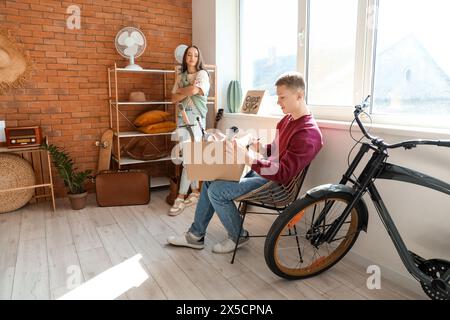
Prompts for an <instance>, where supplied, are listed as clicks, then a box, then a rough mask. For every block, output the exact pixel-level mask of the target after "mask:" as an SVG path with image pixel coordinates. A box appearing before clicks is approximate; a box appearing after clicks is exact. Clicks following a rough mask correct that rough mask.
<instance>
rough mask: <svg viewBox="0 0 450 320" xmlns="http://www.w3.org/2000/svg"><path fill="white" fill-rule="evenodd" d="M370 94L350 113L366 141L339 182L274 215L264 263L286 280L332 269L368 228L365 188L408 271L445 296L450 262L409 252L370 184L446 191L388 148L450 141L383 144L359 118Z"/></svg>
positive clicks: (433, 294)
mask: <svg viewBox="0 0 450 320" xmlns="http://www.w3.org/2000/svg"><path fill="white" fill-rule="evenodd" d="M369 98H370V96H369V97H367V98H366V100H364V102H363V103H362V104H361V105H357V106H356V107H355V111H354V115H355V121H356V122H357V124H358V126H359V128H360V129H361V131H362V133H363V134H364V136H365V138H367V139H369V140H370V143H368V142H366V143H361V147H360V150H359V152H358V153H357V154H356V156H355V158H354V159H353V161H352V162H351V164H350V165H349V168H348V169H347V171H346V172H345V174H344V175H343V177H342V180H341V181H340V182H339V184H327V185H322V186H318V187H316V188H313V189H311V190H309V191H308V192H306V194H305V196H304V197H302V198H301V199H298V200H296V201H295V202H293V203H292V205H290V206H289V207H288V208H287V209H286V210H285V211H284V212H283V213H282V214H281V215H279V216H278V217H277V219H276V220H275V222H274V223H273V225H272V227H271V229H270V231H269V233H268V236H267V239H266V242H265V246H264V255H265V259H266V263H267V265H268V266H269V268H270V269H271V270H272V271H273V272H274V273H275V274H277V275H279V276H281V277H284V278H287V279H302V278H307V277H312V276H315V275H318V274H319V273H321V272H323V271H325V270H327V269H328V268H330V267H332V266H333V265H334V264H335V263H337V262H338V261H339V260H340V259H342V258H343V257H344V256H345V254H346V253H347V252H348V251H349V250H350V249H351V247H352V246H353V244H354V243H355V241H356V239H357V238H358V235H359V232H360V231H361V230H363V231H365V232H367V224H368V210H367V206H366V204H365V202H364V199H363V195H364V194H365V193H366V192H368V193H369V195H370V197H371V199H372V201H373V203H374V205H375V207H376V209H377V211H378V214H379V216H380V218H381V220H382V222H383V224H384V226H385V228H386V230H387V231H388V234H389V235H390V237H391V239H392V241H393V242H394V245H395V248H396V249H397V252H398V254H399V255H400V258H401V260H402V262H403V264H404V265H405V267H406V269H407V270H408V271H409V272H410V273H411V274H412V276H413V277H414V278H415V279H416V280H418V281H419V282H420V284H421V285H422V288H423V290H424V291H425V293H426V294H427V295H428V296H429V297H430V298H432V299H437V300H449V299H450V262H449V261H447V260H443V259H431V260H427V259H424V258H422V257H420V256H418V255H417V254H415V253H414V252H412V251H409V250H408V248H407V247H406V245H405V243H404V242H403V240H402V238H401V236H400V233H399V232H398V230H397V228H396V226H395V224H394V222H393V220H392V218H391V216H390V214H389V212H388V209H387V208H386V206H385V204H384V202H383V200H382V199H381V196H380V194H379V192H378V190H377V188H376V187H375V184H374V182H375V180H377V179H390V180H398V181H403V182H409V183H413V184H417V185H420V186H423V187H426V188H431V189H434V190H436V191H439V192H443V193H446V194H447V195H450V185H449V184H448V183H445V182H443V181H440V180H438V179H435V178H433V177H430V176H427V175H425V174H423V173H420V172H417V171H414V170H411V169H408V168H404V167H401V166H398V165H395V164H391V163H388V162H387V158H388V157H389V155H388V150H389V149H395V148H405V150H409V149H412V148H415V147H417V146H418V145H433V146H439V147H450V141H440V140H411V141H404V142H400V143H396V144H387V143H386V142H384V141H383V140H382V139H380V138H378V137H374V136H372V135H370V133H368V132H367V130H366V129H365V127H364V125H363V123H362V122H361V120H360V118H359V116H360V114H361V113H364V109H365V108H366V107H367V106H368V104H369V103H368V101H369ZM370 151H373V153H372V156H371V157H370V159H369V160H368V161H367V163H366V164H365V166H364V168H363V170H362V171H361V174H360V175H359V176H358V177H354V175H353V174H354V172H355V169H356V168H357V167H358V165H359V164H360V163H361V161H362V159H363V157H364V155H365V154H366V153H368V152H370ZM353 177H354V178H353ZM348 184H350V185H348Z"/></svg>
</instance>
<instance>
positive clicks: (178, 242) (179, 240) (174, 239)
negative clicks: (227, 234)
mask: <svg viewBox="0 0 450 320" xmlns="http://www.w3.org/2000/svg"><path fill="white" fill-rule="evenodd" d="M167 243H170V244H171V245H174V246H178V247H189V248H194V249H203V248H204V247H205V237H197V236H195V235H193V234H192V233H190V232H185V233H184V234H183V235H181V236H170V237H168V238H167Z"/></svg>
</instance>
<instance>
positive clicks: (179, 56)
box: [175, 44, 188, 64]
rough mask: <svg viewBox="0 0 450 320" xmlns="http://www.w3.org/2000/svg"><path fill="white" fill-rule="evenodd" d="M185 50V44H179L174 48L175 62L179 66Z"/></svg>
mask: <svg viewBox="0 0 450 320" xmlns="http://www.w3.org/2000/svg"><path fill="white" fill-rule="evenodd" d="M187 48H188V46H187V45H185V44H180V45H179V46H178V47H176V48H175V60H177V62H178V63H179V64H183V56H184V52H185V51H186V49H187Z"/></svg>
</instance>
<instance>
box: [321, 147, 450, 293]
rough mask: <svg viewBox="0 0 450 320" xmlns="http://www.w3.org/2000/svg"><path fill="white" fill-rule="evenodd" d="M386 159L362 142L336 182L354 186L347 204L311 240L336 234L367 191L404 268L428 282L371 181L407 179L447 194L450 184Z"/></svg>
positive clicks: (329, 240)
mask: <svg viewBox="0 0 450 320" xmlns="http://www.w3.org/2000/svg"><path fill="white" fill-rule="evenodd" d="M370 150H373V151H374V153H373V155H372V157H371V158H370V160H369V161H368V162H367V164H366V166H365V167H364V169H363V171H362V172H361V174H360V175H359V177H358V178H357V180H356V181H354V180H353V179H352V178H351V177H352V175H353V173H354V171H355V169H356V168H357V167H358V165H359V164H360V162H361V161H362V159H363V157H364V155H365V154H366V153H367V152H369V151H370ZM387 158H388V154H387V152H386V150H379V149H377V148H375V147H373V146H371V145H369V144H367V143H363V144H362V146H361V148H360V150H359V152H358V153H357V155H356V156H355V158H354V159H353V161H352V163H351V164H350V166H349V168H348V169H347V171H346V172H345V174H344V175H343V177H342V179H341V181H340V182H339V183H340V184H344V185H345V184H347V183H348V182H352V183H353V185H354V186H353V188H354V198H353V200H352V201H351V203H349V204H348V205H347V207H346V208H345V210H344V212H343V213H342V215H341V216H340V217H339V218H338V219H336V220H335V221H334V222H333V224H332V225H331V226H330V228H329V229H328V230H327V231H326V233H325V234H323V235H322V236H321V237H319V238H318V239H315V240H314V242H315V244H320V243H323V242H331V241H333V239H334V237H335V236H336V234H337V232H338V231H339V229H340V228H341V226H342V225H343V224H344V222H345V220H346V219H347V217H348V215H349V214H350V212H351V210H352V209H353V207H354V206H355V205H356V204H357V203H358V201H364V200H363V199H362V197H363V195H364V193H366V192H367V191H368V192H369V194H370V196H371V199H372V202H373V203H374V205H375V208H376V210H377V212H378V214H379V216H380V219H381V220H382V222H383V224H384V226H385V228H386V230H387V231H388V234H389V236H390V237H391V239H392V242H393V243H394V246H395V248H396V250H397V252H398V254H399V256H400V258H401V260H402V262H403V264H404V265H405V267H406V268H407V270H408V271H409V272H410V273H411V275H412V276H414V278H416V279H417V280H419V281H421V282H423V283H425V284H427V285H430V284H431V281H432V278H431V277H429V276H427V275H425V274H424V273H423V272H422V271H421V270H419V268H418V267H417V266H416V263H415V259H419V258H420V257H418V256H416V255H415V254H414V253H412V252H410V251H409V250H408V248H407V247H406V245H405V243H404V242H403V239H402V238H401V236H400V233H399V232H398V230H397V227H396V226H395V223H394V221H393V220H392V218H391V216H390V214H389V211H388V209H387V208H386V206H385V204H384V202H383V200H382V198H381V196H380V194H379V192H378V190H377V188H376V186H375V185H374V183H373V182H374V181H375V180H376V179H387V180H397V181H402V182H408V183H412V184H416V185H420V186H424V187H426V188H430V189H434V190H436V191H439V192H443V193H446V194H448V195H450V184H448V183H446V182H443V181H441V180H438V179H436V178H433V177H430V176H428V175H425V174H423V173H420V172H418V171H414V170H411V169H408V168H404V167H401V166H398V165H395V164H391V163H387V162H386V159H387ZM331 206H332V202H331V203H329V206H328V207H325V208H324V209H323V210H322V212H321V213H320V215H319V216H318V218H317V220H316V222H315V223H314V227H318V226H319V225H320V223H321V222H322V221H323V219H324V218H325V217H326V214H327V212H328V210H329V209H330V208H331Z"/></svg>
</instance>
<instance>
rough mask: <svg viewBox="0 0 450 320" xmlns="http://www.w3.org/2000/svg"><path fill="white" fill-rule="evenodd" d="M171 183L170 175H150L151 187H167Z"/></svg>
mask: <svg viewBox="0 0 450 320" xmlns="http://www.w3.org/2000/svg"><path fill="white" fill-rule="evenodd" d="M169 185H170V179H169V178H168V177H150V188H157V187H165V186H169Z"/></svg>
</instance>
